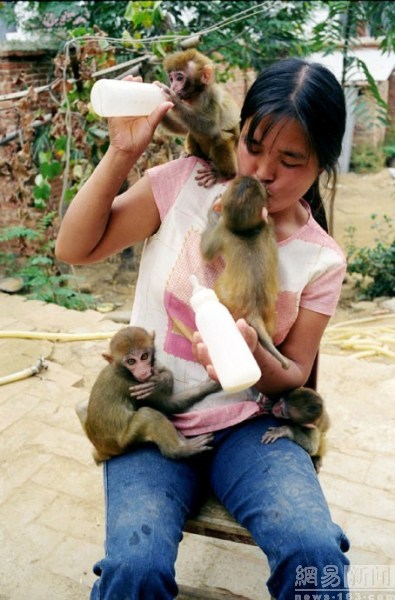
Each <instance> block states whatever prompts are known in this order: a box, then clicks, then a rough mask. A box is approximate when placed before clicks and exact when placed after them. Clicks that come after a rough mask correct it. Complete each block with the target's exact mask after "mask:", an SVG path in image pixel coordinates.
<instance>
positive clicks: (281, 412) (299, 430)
mask: <svg viewBox="0 0 395 600" xmlns="http://www.w3.org/2000/svg"><path fill="white" fill-rule="evenodd" d="M269 403H270V400H269ZM265 408H267V409H269V410H270V412H271V413H272V414H273V415H274V416H275V417H278V418H280V419H286V420H288V422H287V424H284V425H280V426H279V427H269V429H268V430H267V432H266V433H265V434H264V435H263V437H262V442H263V443H264V444H270V443H273V442H275V441H276V440H279V439H280V438H282V437H287V438H289V439H290V440H293V441H294V442H295V443H296V444H299V446H302V448H304V449H305V450H306V452H308V453H309V454H310V456H311V458H312V461H313V464H314V467H315V470H316V471H317V473H318V472H319V470H320V468H321V466H322V458H323V456H324V454H325V453H326V432H327V431H328V429H329V426H330V421H329V415H328V413H327V411H326V408H325V404H324V400H323V398H322V397H321V396H320V394H318V393H317V392H316V391H314V390H313V389H311V388H306V387H299V388H296V389H294V390H292V391H291V392H288V393H287V394H284V396H283V397H282V398H280V399H279V400H277V402H274V403H271V404H270V405H265Z"/></svg>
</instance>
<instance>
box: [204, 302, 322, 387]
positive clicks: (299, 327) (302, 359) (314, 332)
mask: <svg viewBox="0 0 395 600" xmlns="http://www.w3.org/2000/svg"><path fill="white" fill-rule="evenodd" d="M329 318H330V317H328V316H327V315H323V314H320V313H317V312H313V311H311V310H308V309H305V308H300V309H299V314H298V318H297V319H296V321H295V323H294V325H293V327H292V329H291V330H290V331H289V333H288V335H287V337H286V339H285V340H284V342H283V343H282V344H281V346H280V347H279V350H280V351H281V354H283V355H284V356H286V357H287V358H288V359H289V362H290V367H289V369H283V368H282V366H281V365H280V363H279V362H278V360H276V359H275V358H274V357H273V356H272V355H271V354H269V352H267V351H266V350H265V349H264V348H262V346H261V345H260V344H258V341H257V339H258V338H257V334H256V332H255V331H254V330H253V329H252V327H250V326H249V325H247V323H246V322H245V321H244V320H243V319H240V320H239V321H237V325H238V327H239V329H240V331H241V333H242V335H243V337H244V339H245V340H246V342H247V344H248V345H249V347H250V349H251V350H252V352H253V353H254V356H255V358H256V360H257V362H258V364H259V366H260V368H261V371H262V377H261V379H260V380H259V382H258V383H257V384H256V387H257V388H258V389H259V391H261V392H262V393H264V394H266V395H268V396H270V395H274V394H279V393H282V392H284V391H286V390H289V389H293V388H296V387H299V386H301V385H304V383H305V382H306V381H307V379H308V377H309V375H310V372H311V369H312V366H313V362H314V358H315V356H316V354H317V351H318V348H319V345H320V341H321V338H322V335H323V333H324V331H325V327H326V325H327V323H328V321H329ZM193 350H194V353H195V356H196V358H197V360H198V361H199V362H200V363H201V364H203V365H204V366H205V367H206V369H207V372H208V374H209V375H210V377H212V378H213V379H215V380H217V377H216V373H215V371H214V369H213V366H212V365H211V363H210V357H209V355H208V352H207V347H206V346H205V344H203V342H202V340H201V337H200V335H199V333H195V335H194V340H193ZM225 351H226V350H225ZM235 368H237V365H235Z"/></svg>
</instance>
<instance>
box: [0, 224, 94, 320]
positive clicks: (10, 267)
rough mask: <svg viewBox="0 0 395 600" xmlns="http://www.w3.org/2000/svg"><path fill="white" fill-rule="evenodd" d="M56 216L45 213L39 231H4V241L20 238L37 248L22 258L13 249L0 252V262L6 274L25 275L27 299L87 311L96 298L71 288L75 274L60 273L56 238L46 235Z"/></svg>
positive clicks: (19, 228) (16, 228) (0, 234)
mask: <svg viewBox="0 0 395 600" xmlns="http://www.w3.org/2000/svg"><path fill="white" fill-rule="evenodd" d="M54 216H55V215H54V213H52V214H47V215H45V216H44V217H43V218H42V219H40V220H39V221H38V223H37V226H36V227H37V229H35V230H33V229H30V228H28V227H23V226H13V227H6V228H4V229H2V230H0V242H11V241H13V240H16V241H17V242H18V243H19V245H21V244H22V242H23V243H24V244H27V243H28V242H31V243H33V244H34V251H33V252H30V253H28V255H27V256H23V258H22V259H20V258H17V257H16V255H15V254H13V253H11V252H0V262H1V264H2V267H3V270H4V273H5V275H10V276H11V275H12V276H13V277H22V279H23V281H24V288H23V292H24V293H25V295H26V297H27V298H31V299H34V300H41V301H43V302H52V303H55V304H59V305H61V306H64V307H66V308H73V309H75V310H86V309H87V308H89V307H91V306H93V305H94V303H95V300H94V298H93V297H92V296H90V295H89V294H83V293H81V292H78V291H76V290H75V289H73V288H70V287H68V286H67V284H68V283H70V282H71V281H73V282H74V283H75V277H73V276H70V275H67V274H62V273H60V272H59V271H58V268H57V265H56V263H55V261H54V258H53V248H54V241H53V240H51V239H50V240H48V239H47V237H46V231H47V229H48V227H50V225H51V223H52V219H53V218H54ZM25 251H26V246H25Z"/></svg>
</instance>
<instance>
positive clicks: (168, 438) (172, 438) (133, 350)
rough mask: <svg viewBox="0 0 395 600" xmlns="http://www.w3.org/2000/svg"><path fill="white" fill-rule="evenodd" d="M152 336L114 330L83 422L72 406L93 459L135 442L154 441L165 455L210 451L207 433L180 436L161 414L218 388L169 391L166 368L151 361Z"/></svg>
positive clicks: (201, 386) (170, 384)
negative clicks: (81, 425) (89, 444)
mask: <svg viewBox="0 0 395 600" xmlns="http://www.w3.org/2000/svg"><path fill="white" fill-rule="evenodd" d="M154 337H155V336H154V334H153V333H152V334H150V333H148V332H147V331H146V330H145V329H143V328H141V327H124V328H123V329H121V330H120V331H118V332H117V333H116V334H115V335H114V336H113V338H112V339H111V341H110V352H109V353H103V357H104V358H105V359H106V360H107V361H108V363H109V364H108V365H107V366H106V367H104V369H102V371H101V372H100V373H99V376H98V378H97V380H96V382H95V383H94V385H93V388H92V391H91V394H90V398H89V403H88V408H87V415H86V420H85V419H84V417H83V416H82V415H81V412H82V411H81V410H80V411H78V409H77V412H78V415H79V417H80V420H81V422H82V423H83V427H84V429H85V432H86V434H87V436H88V438H89V439H90V441H91V442H92V444H93V445H94V447H95V450H94V454H93V456H94V459H95V461H96V463H99V462H101V461H104V460H107V459H109V458H111V457H112V456H117V455H118V454H122V453H124V452H126V451H128V450H129V449H130V448H131V447H132V446H133V445H135V444H138V443H141V442H153V443H155V444H156V445H157V446H158V447H159V450H160V451H161V452H162V454H163V455H164V456H167V457H169V458H184V457H188V456H192V455H193V454H197V453H199V452H203V451H205V450H209V449H210V446H209V445H208V444H209V443H210V441H211V439H212V436H211V434H204V435H199V436H196V437H192V438H185V437H184V436H183V435H181V433H179V432H177V430H176V428H175V427H174V426H173V424H172V423H171V422H170V421H169V419H168V418H167V417H166V416H165V415H171V414H173V413H180V412H183V411H185V410H187V409H188V408H189V407H190V406H192V405H193V404H194V403H195V402H197V401H198V400H201V399H202V398H204V397H205V396H207V395H208V394H210V393H213V392H216V391H218V390H220V389H221V387H220V385H219V384H218V383H216V382H215V381H212V380H207V381H205V382H203V383H201V384H198V385H196V386H194V387H193V388H192V389H190V390H186V391H184V392H180V393H178V394H173V375H172V373H171V371H169V369H166V368H165V367H163V366H159V365H158V364H157V363H156V361H155V345H154ZM162 413H164V414H162Z"/></svg>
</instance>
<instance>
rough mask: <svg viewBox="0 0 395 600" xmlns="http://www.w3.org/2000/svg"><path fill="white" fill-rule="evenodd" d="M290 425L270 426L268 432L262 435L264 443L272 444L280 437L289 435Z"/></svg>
mask: <svg viewBox="0 0 395 600" xmlns="http://www.w3.org/2000/svg"><path fill="white" fill-rule="evenodd" d="M289 434H290V430H289V427H287V426H286V425H283V426H282V427H269V429H268V430H267V431H266V433H265V434H264V435H263V436H262V439H261V442H262V444H272V443H273V442H276V441H277V440H279V439H280V438H283V437H289Z"/></svg>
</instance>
